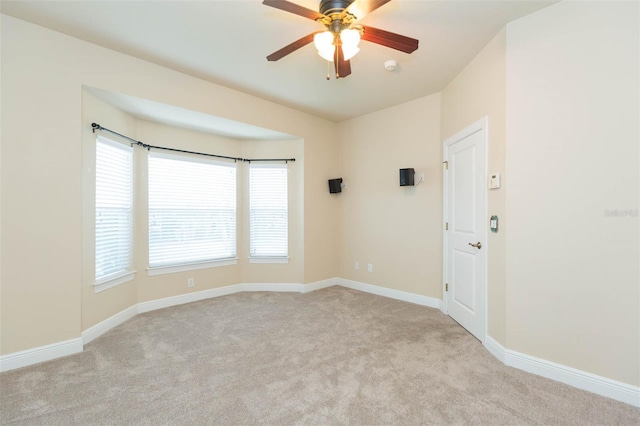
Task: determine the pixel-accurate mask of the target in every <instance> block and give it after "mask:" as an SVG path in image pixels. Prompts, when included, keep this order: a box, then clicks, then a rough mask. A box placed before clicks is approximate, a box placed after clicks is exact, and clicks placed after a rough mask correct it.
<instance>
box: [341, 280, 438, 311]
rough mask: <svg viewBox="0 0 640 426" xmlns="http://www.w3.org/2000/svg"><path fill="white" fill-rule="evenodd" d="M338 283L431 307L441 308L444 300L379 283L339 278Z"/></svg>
mask: <svg viewBox="0 0 640 426" xmlns="http://www.w3.org/2000/svg"><path fill="white" fill-rule="evenodd" d="M336 281H337V284H338V285H340V286H342V287H346V288H350V289H353V290H359V291H364V292H365V293H371V294H376V295H378V296H384V297H389V298H391V299H396V300H402V301H404V302H409V303H415V304H416V305H422V306H428V307H430V308H436V309H440V304H441V303H442V301H441V300H440V299H436V298H434V297H429V296H421V295H419V294H415V293H408V292H406V291H402V290H394V289H391V288H386V287H380V286H377V285H372V284H366V283H361V282H359V281H353V280H346V279H344V278H338V279H337V280H336Z"/></svg>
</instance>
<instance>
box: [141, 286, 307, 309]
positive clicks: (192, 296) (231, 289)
mask: <svg viewBox="0 0 640 426" xmlns="http://www.w3.org/2000/svg"><path fill="white" fill-rule="evenodd" d="M245 291H272V292H296V293H304V284H296V283H265V284H260V283H241V284H233V285H228V286H225V287H218V288H212V289H209V290H202V291H197V292H194V293H185V294H179V295H177V296H171V297H165V298H164V299H156V300H151V301H148V302H141V303H138V305H137V307H138V313H143V312H150V311H155V310H157V309H164V308H168V307H171V306H177V305H183V304H185V303H191V302H197V301H199V300H205V299H211V298H213V297H220V296H227V295H229V294H234V293H241V292H245Z"/></svg>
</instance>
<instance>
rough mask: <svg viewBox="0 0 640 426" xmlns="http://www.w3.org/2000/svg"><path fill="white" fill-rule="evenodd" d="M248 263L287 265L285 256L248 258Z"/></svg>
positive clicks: (287, 260)
mask: <svg viewBox="0 0 640 426" xmlns="http://www.w3.org/2000/svg"><path fill="white" fill-rule="evenodd" d="M249 263H289V257H287V256H263V257H258V256H256V257H249Z"/></svg>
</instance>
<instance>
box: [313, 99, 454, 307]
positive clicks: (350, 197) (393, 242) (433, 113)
mask: <svg viewBox="0 0 640 426" xmlns="http://www.w3.org/2000/svg"><path fill="white" fill-rule="evenodd" d="M340 141H341V143H340V168H341V173H340V175H341V177H342V178H343V179H344V183H345V184H346V188H345V189H344V190H343V192H342V193H340V194H334V195H333V197H335V198H336V199H337V200H338V199H339V200H340V201H341V202H342V220H343V222H342V232H341V241H342V249H341V252H340V253H341V259H340V276H341V277H343V278H347V279H351V280H355V281H360V282H364V283H368V284H374V285H380V286H383V287H387V288H392V289H396V290H402V291H407V292H411V293H415V294H420V295H424V296H429V297H434V298H438V299H440V298H442V146H441V143H440V95H439V94H436V95H432V96H428V97H425V98H421V99H418V100H415V101H411V102H407V103H404V104H402V105H398V106H395V107H392V108H388V109H385V110H382V111H378V112H374V113H371V114H367V115H364V116H362V117H358V118H354V119H352V120H348V121H345V122H342V123H340ZM408 167H413V168H415V170H416V177H418V176H419V175H420V174H421V173H424V175H425V181H424V182H422V183H421V184H420V185H418V186H414V187H400V186H399V169H402V168H408ZM332 177H339V176H332ZM325 190H326V189H325ZM355 262H359V263H360V269H358V270H355V268H354V263H355ZM368 263H371V264H372V265H373V272H368V271H367V264H368Z"/></svg>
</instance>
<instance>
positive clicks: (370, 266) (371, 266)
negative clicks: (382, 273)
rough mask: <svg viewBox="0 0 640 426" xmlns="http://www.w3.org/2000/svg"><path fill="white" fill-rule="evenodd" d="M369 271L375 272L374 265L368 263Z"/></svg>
mask: <svg viewBox="0 0 640 426" xmlns="http://www.w3.org/2000/svg"><path fill="white" fill-rule="evenodd" d="M367 271H369V272H373V263H368V264H367Z"/></svg>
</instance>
